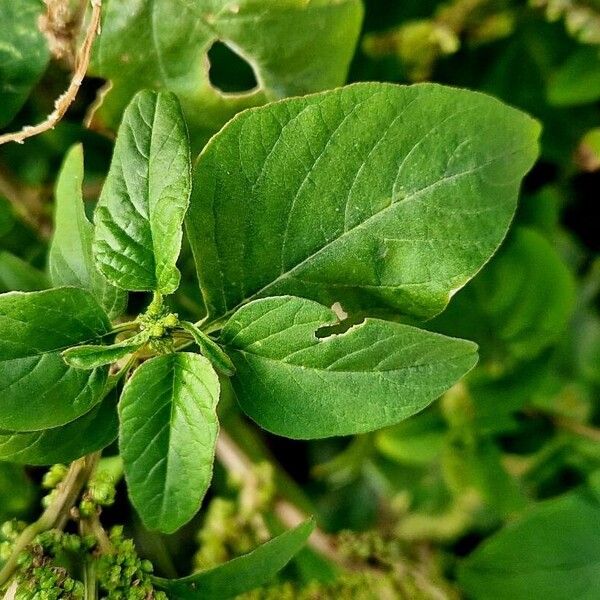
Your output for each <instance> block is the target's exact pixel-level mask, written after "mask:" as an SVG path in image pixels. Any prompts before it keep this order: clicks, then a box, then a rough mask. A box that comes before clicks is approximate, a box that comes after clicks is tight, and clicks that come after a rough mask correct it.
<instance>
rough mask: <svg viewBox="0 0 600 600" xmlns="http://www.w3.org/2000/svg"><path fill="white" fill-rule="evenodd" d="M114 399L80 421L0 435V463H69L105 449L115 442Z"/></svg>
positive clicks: (116, 429)
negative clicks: (4, 461)
mask: <svg viewBox="0 0 600 600" xmlns="http://www.w3.org/2000/svg"><path fill="white" fill-rule="evenodd" d="M118 426H119V424H118V418H117V407H116V395H115V394H110V395H109V396H108V397H107V398H106V399H105V400H103V401H102V402H101V403H100V404H98V405H97V406H95V407H94V408H92V410H90V411H89V412H87V413H86V414H85V415H83V416H82V417H79V418H78V419H75V420H74V421H71V422H70V423H67V424H66V425H63V426H61V427H54V428H52V429H45V430H43V431H34V432H24V433H16V432H10V431H6V432H0V460H9V461H10V462H13V463H21V464H26V465H52V464H56V463H69V462H71V461H73V460H75V459H77V458H79V457H81V456H85V455H86V454H90V453H91V452H96V451H98V450H102V449H103V448H106V446H108V445H110V444H111V443H112V442H114V441H115V439H116V438H117V433H118Z"/></svg>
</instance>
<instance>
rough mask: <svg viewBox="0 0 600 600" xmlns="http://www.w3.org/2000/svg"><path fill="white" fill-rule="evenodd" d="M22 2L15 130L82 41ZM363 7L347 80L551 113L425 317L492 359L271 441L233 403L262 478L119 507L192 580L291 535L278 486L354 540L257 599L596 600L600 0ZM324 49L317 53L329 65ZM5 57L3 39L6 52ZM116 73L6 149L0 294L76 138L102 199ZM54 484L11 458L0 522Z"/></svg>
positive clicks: (55, 85)
mask: <svg viewBox="0 0 600 600" xmlns="http://www.w3.org/2000/svg"><path fill="white" fill-rule="evenodd" d="M26 4H27V5H29V6H30V7H32V8H31V11H30V13H31V14H30V13H23V14H20V15H19V17H17V16H15V15H14V14H12V15H11V14H9V13H7V12H6V11H10V6H11V2H10V0H9V1H8V2H2V10H3V11H5V13H4V15H3V19H7V21H6V22H8V19H9V18H12V19H13V20H14V21H15V22H16V20H17V18H18V19H22V23H23V25H22V27H23V28H24V29H23V30H21V29H19V31H20V32H21V33H20V35H28V36H30V40H29V42H28V47H29V49H30V55H29V56H28V57H27V65H28V66H27V70H26V71H20V72H18V73H13V74H12V75H11V76H13V79H14V81H13V84H11V88H10V90H9V89H8V87H6V89H5V88H0V95H1V98H2V102H1V103H0V125H6V124H8V123H9V122H10V129H17V128H19V127H21V126H23V125H26V124H28V123H34V122H37V121H39V120H41V119H42V118H43V117H44V116H45V115H46V114H48V113H49V112H50V111H51V110H52V106H53V102H54V99H55V98H56V97H58V95H60V93H61V92H62V91H63V89H64V88H65V87H66V84H67V82H68V69H66V68H65V63H64V61H65V60H68V57H67V58H63V61H62V62H61V61H57V60H54V61H51V62H50V63H49V62H48V61H49V54H48V52H47V50H46V46H45V44H44V43H43V37H42V34H41V33H40V34H35V32H36V31H37V28H34V29H33V31H34V33H33V34H32V33H31V31H32V29H31V24H32V23H35V21H36V19H37V16H36V15H37V13H39V12H40V11H41V9H42V6H41V4H40V3H39V2H36V1H35V0H34V1H33V2H27V3H26ZM364 5H365V15H364V22H363V29H362V33H361V35H360V39H359V42H358V46H357V49H356V53H355V55H354V59H353V61H352V64H351V66H350V72H349V77H348V80H349V81H362V80H377V81H391V82H396V83H414V82H419V81H434V82H439V83H443V84H449V85H455V86H461V87H467V88H470V89H475V90H480V91H482V92H485V93H488V94H492V95H494V96H497V97H499V98H501V99H502V100H504V101H506V102H508V103H509V104H512V105H514V106H517V107H519V108H521V109H523V110H525V111H527V112H529V113H531V114H532V115H533V116H535V117H536V118H538V119H539V120H540V121H541V122H542V124H543V138H542V148H541V157H540V160H539V162H538V164H537V165H536V167H535V168H534V169H533V171H532V172H531V173H530V174H529V175H528V177H527V179H526V181H525V184H524V187H523V190H522V196H521V200H520V206H519V209H518V212H517V215H516V217H515V222H514V225H513V227H512V228H511V231H510V233H509V235H508V236H507V239H506V240H505V242H504V244H503V246H502V247H501V249H500V251H499V252H498V254H497V255H496V256H495V257H494V258H493V259H492V260H491V261H490V263H489V264H488V265H487V266H486V267H485V268H484V269H483V270H482V271H481V272H480V274H479V275H478V276H477V277H476V278H475V279H473V280H472V281H471V282H470V283H469V284H468V285H467V286H466V287H465V288H464V289H462V290H461V291H459V292H458V293H457V294H456V295H455V297H454V298H453V300H452V302H451V304H450V306H449V307H448V309H447V310H446V311H445V312H444V313H443V314H441V315H440V316H438V317H436V318H435V319H433V320H432V321H429V322H428V323H426V324H425V326H426V327H427V328H430V329H432V330H435V331H440V332H443V333H446V334H450V335H454V336H457V337H464V338H467V339H471V340H474V341H476V342H477V343H478V344H479V345H480V354H481V360H480V363H479V365H478V366H477V368H476V369H475V370H474V371H473V372H471V373H470V375H469V376H468V377H467V379H466V380H465V381H463V382H462V383H461V384H460V385H458V386H456V387H455V388H453V389H452V390H451V391H450V392H448V393H447V394H446V395H445V396H444V397H443V398H442V399H441V400H440V401H439V402H436V403H435V404H434V405H433V406H432V407H430V408H429V409H427V410H425V411H424V412H422V413H421V414H419V415H417V416H415V417H413V418H411V419H409V420H408V421H406V422H403V423H401V424H400V425H398V426H396V427H392V428H389V429H385V430H382V431H378V432H375V433H372V434H367V435H362V436H358V437H355V438H353V439H345V438H335V439H329V440H323V441H316V442H296V441H291V440H285V439H282V438H276V437H275V436H270V435H268V434H266V433H264V432H262V431H259V430H257V429H256V428H255V427H254V426H252V425H250V424H249V423H248V421H247V420H246V419H245V418H244V417H242V416H241V414H240V413H239V411H238V409H237V408H236V406H235V403H234V402H233V401H232V400H231V399H227V398H224V400H223V401H222V403H221V408H220V410H221V419H222V423H223V427H224V428H225V429H226V430H227V432H228V433H229V435H231V436H232V437H233V438H234V439H235V440H236V441H237V442H238V444H239V445H240V446H241V447H242V448H243V449H244V451H245V452H246V453H247V454H248V456H249V457H250V458H251V459H252V460H253V461H255V462H256V463H257V465H258V466H257V467H256V478H255V479H253V481H254V489H251V490H248V483H247V482H246V483H244V482H240V481H237V480H232V477H231V476H228V474H227V473H226V472H225V470H224V469H223V468H222V467H218V468H217V471H216V474H215V481H214V484H213V486H212V489H211V493H210V497H209V501H208V502H207V504H206V506H205V509H204V510H203V511H202V513H201V514H200V516H199V517H198V518H197V519H196V521H195V522H193V523H192V524H191V525H190V526H189V527H186V528H185V529H184V530H183V531H181V532H179V533H178V534H176V535H174V536H167V537H165V536H160V537H159V536H156V535H154V534H150V533H148V532H145V531H144V530H143V529H142V527H141V525H140V524H139V523H138V521H137V520H136V518H135V516H134V515H133V514H132V513H131V509H130V508H128V505H127V503H126V499H125V498H124V497H123V496H124V494H123V490H120V491H121V496H122V497H121V501H120V502H118V503H117V504H116V505H115V506H114V507H113V508H112V509H111V512H110V514H109V515H108V518H109V520H112V521H114V522H125V523H126V524H127V527H128V528H129V529H130V530H131V532H132V533H133V535H135V536H136V539H137V542H138V544H139V547H140V549H141V552H142V554H143V555H145V556H148V557H150V558H151V559H152V560H153V561H154V562H155V564H156V565H157V568H158V570H159V572H162V573H164V574H166V575H172V574H173V573H174V572H178V573H181V574H182V573H185V572H186V571H188V570H189V568H191V567H192V566H195V567H196V568H205V567H207V566H212V565H214V564H218V563H219V562H222V561H224V560H226V559H228V558H231V557H232V556H235V555H237V554H240V553H243V552H246V551H248V550H250V549H252V548H253V547H254V546H255V545H256V544H258V543H260V542H261V541H263V540H264V539H265V538H266V537H268V533H267V532H268V531H273V530H274V528H275V530H276V529H277V523H276V520H275V519H274V516H273V515H274V497H275V491H274V490H276V489H277V490H278V491H279V493H280V494H283V495H284V496H285V497H286V498H287V499H288V500H290V501H292V502H294V503H295V504H296V505H298V506H299V507H301V508H302V509H303V510H305V511H307V512H311V513H314V514H316V515H317V521H318V523H319V524H320V526H321V528H322V529H324V530H325V531H326V532H329V533H332V534H336V535H337V534H339V538H338V543H339V549H340V552H342V553H345V556H346V557H349V560H351V561H353V562H354V563H355V564H356V565H359V566H360V568H357V569H356V570H355V571H353V572H352V574H349V573H345V574H343V575H340V574H339V572H338V570H337V569H335V568H334V567H332V566H331V564H330V563H329V562H328V561H326V560H324V559H323V558H321V557H319V556H318V555H317V554H315V553H314V552H312V551H310V550H305V551H303V552H302V553H301V554H300V555H299V557H298V558H297V559H295V560H294V562H293V563H292V564H291V565H290V566H288V567H287V568H286V570H285V571H284V572H283V573H282V575H281V577H280V579H281V581H280V582H278V583H275V584H274V585H273V586H272V587H270V588H268V589H263V590H258V591H256V592H253V593H251V594H249V595H248V597H251V598H336V599H338V598H380V597H381V598H395V597H398V598H411V599H412V598H459V597H463V596H466V597H471V598H475V599H479V598H481V599H487V598H490V599H494V600H502V599H504V598H506V599H510V600H518V599H521V598H523V599H534V598H546V599H564V598H574V599H575V598H577V599H580V598H589V599H590V600H592V599H593V598H598V597H599V596H600V587H599V586H600V579H599V575H598V572H599V570H600V403H599V402H598V397H599V393H600V256H599V251H600V220H599V219H598V216H597V215H598V212H597V211H598V202H600V195H599V191H600V1H598V0H530V1H529V2H527V1H517V0H450V1H444V2H439V1H437V0H404V1H403V2H397V1H396V0H367V1H366V2H364ZM3 22H4V20H3ZM19 31H17V33H15V34H14V35H17V34H18V33H19ZM4 35H5V33H4V32H3V33H0V37H1V36H4ZM327 52H328V48H327V47H325V46H323V47H322V48H320V54H319V56H320V58H319V60H322V61H324V62H326V61H327V57H328V55H327ZM2 60H3V57H2V46H1V45H0V68H1V67H2V64H3V63H2ZM210 60H211V61H212V63H211V73H212V75H211V77H213V79H211V81H212V82H213V83H214V84H215V85H217V84H218V85H219V86H220V87H221V88H222V89H228V90H234V91H238V90H240V89H246V88H247V87H248V86H251V85H253V79H252V73H251V69H250V71H249V70H248V65H247V64H246V63H244V62H243V61H242V62H241V63H240V58H239V57H237V56H235V55H232V53H231V52H228V51H223V48H215V49H214V50H213V51H212V54H211V56H210ZM316 64H317V65H318V60H317V61H316ZM102 84H103V81H102V80H100V79H95V78H90V79H88V80H86V82H85V85H84V86H83V88H82V91H81V93H80V95H79V96H78V98H77V100H76V103H75V104H74V106H73V107H72V109H71V110H70V112H69V114H68V117H67V118H66V119H65V120H63V121H62V122H61V123H60V124H59V126H57V127H56V128H55V129H54V130H52V131H51V132H48V133H46V134H44V135H41V136H38V137H35V138H32V139H31V140H29V141H28V142H27V143H26V144H25V145H16V144H10V145H5V146H2V148H0V288H1V290H2V291H8V290H35V289H42V288H43V287H45V286H46V285H47V279H46V276H45V274H44V270H45V260H46V243H47V239H48V235H49V232H50V229H51V221H52V194H53V186H54V182H55V179H56V174H57V171H58V168H59V166H60V163H61V160H62V158H63V156H64V154H65V152H66V150H67V149H68V147H69V146H70V145H71V144H72V143H74V142H76V141H82V142H83V144H84V147H85V156H86V181H85V185H84V194H85V197H86V199H88V200H89V201H90V202H89V206H90V210H91V209H92V208H93V203H94V200H95V199H96V198H97V196H98V193H99V189H100V186H101V183H102V179H103V177H104V175H105V173H106V171H107V167H108V162H109V159H110V153H111V147H112V141H111V139H110V137H107V136H105V135H103V134H100V133H97V132H94V131H91V130H89V129H86V128H84V127H83V125H81V123H82V121H83V119H84V117H85V115H86V113H87V111H88V108H89V106H90V104H91V103H92V102H93V101H94V97H95V95H96V93H97V91H98V90H99V89H100V86H101V85H102ZM32 86H33V89H32V90H31V92H30V88H31V87H32ZM29 92H30V93H29ZM189 254H190V253H189V252H183V253H182V258H181V268H182V270H183V272H184V273H186V274H187V276H186V277H184V278H183V281H184V284H183V285H182V287H181V289H180V290H179V292H178V294H177V296H176V298H175V302H176V304H177V309H178V310H179V312H180V313H181V314H182V315H194V316H197V315H198V313H199V312H201V311H202V306H201V300H200V298H199V296H198V293H197V284H196V281H195V275H194V272H193V266H192V263H191V259H190V255H189ZM132 302H133V303H135V302H141V299H136V298H135V297H134V298H133V299H132ZM39 478H40V473H39V472H38V470H36V469H23V468H21V467H16V466H15V465H11V464H6V463H0V517H1V518H2V519H7V518H10V517H14V516H16V517H22V518H25V517H27V516H28V515H29V514H30V513H31V511H32V510H34V509H35V506H36V503H37V502H38V500H39V495H40V492H39V488H38V487H37V485H36V484H37V482H39ZM257 482H258V485H257ZM256 489H258V490H260V493H257V492H256ZM265 524H268V525H269V527H268V529H265V527H266V525H265ZM349 532H352V533H349ZM192 563H193V565H192ZM565 565H566V567H565Z"/></svg>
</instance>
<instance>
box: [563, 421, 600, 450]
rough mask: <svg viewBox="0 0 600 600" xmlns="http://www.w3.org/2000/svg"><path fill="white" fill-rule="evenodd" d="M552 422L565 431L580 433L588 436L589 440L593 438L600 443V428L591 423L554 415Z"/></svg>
mask: <svg viewBox="0 0 600 600" xmlns="http://www.w3.org/2000/svg"><path fill="white" fill-rule="evenodd" d="M552 422H553V423H554V424H555V425H556V427H558V428H559V429H562V430H563V431H568V432H570V433H574V434H575V435H580V436H581V437H584V438H587V439H588V440H592V442H599V443H600V429H596V428H595V427H592V426H591V425H586V424H585V423H580V422H579V421H576V420H575V419H570V418H569V417H564V416H560V415H557V416H554V417H552Z"/></svg>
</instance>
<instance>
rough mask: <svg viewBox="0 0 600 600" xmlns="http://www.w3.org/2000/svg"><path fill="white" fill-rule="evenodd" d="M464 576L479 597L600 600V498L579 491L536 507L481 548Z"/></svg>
mask: <svg viewBox="0 0 600 600" xmlns="http://www.w3.org/2000/svg"><path fill="white" fill-rule="evenodd" d="M459 579H460V583H461V586H462V587H463V588H464V589H465V591H466V592H467V593H468V594H469V596H470V597H472V598H477V599H478V600H530V599H532V598H544V599H545V600H564V599H565V598H573V599H575V598H577V600H596V598H598V590H600V504H599V502H598V498H597V497H595V496H593V495H592V493H591V492H590V491H588V490H580V491H577V492H572V493H569V494H566V495H564V496H562V497H559V498H556V499H552V500H548V501H546V502H543V503H541V504H539V505H538V506H535V507H533V508H531V510H529V511H528V512H527V513H526V514H525V515H524V516H523V518H522V519H521V520H519V521H517V522H516V523H512V524H511V525H509V526H508V527H506V528H504V529H502V530H500V531H499V532H498V533H496V534H495V535H494V536H492V537H491V538H489V539H488V540H487V541H486V542H485V543H484V544H483V545H482V546H480V547H479V548H477V550H475V552H474V553H473V554H472V555H471V556H470V557H469V558H468V559H467V561H466V562H465V563H464V565H463V568H462V569H461V570H460V578H459Z"/></svg>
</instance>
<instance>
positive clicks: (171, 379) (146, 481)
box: [119, 352, 219, 533]
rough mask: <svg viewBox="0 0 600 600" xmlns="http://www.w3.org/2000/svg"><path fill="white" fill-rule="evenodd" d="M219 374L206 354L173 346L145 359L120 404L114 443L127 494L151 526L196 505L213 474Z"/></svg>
mask: <svg viewBox="0 0 600 600" xmlns="http://www.w3.org/2000/svg"><path fill="white" fill-rule="evenodd" d="M218 398H219V380H218V377H217V375H216V373H215V372H214V371H213V369H212V367H211V366H210V363H209V362H208V360H206V359H205V358H204V357H202V356H199V355H197V354H190V353H186V352H179V353H176V354H168V355H164V356H159V357H156V358H153V359H151V360H149V361H147V362H145V363H144V364H143V365H142V366H141V367H139V368H138V369H137V371H135V373H134V374H133V376H132V377H131V379H130V380H129V381H128V382H127V385H126V386H125V389H124V390H123V394H122V396H121V402H120V404H119V414H120V423H121V425H120V433H119V445H120V449H121V456H122V457H123V461H124V465H125V477H126V479H127V485H128V488H129V495H130V498H131V501H132V503H133V505H134V507H135V508H136V510H137V511H138V513H139V515H140V517H141V518H142V521H143V522H144V524H145V525H146V527H148V528H149V529H158V530H160V531H163V532H166V533H170V532H173V531H175V530H176V529H178V528H179V527H181V526H182V525H184V524H185V523H187V522H188V521H189V520H190V519H191V518H192V517H193V516H194V514H195V513H196V511H197V510H198V508H199V507H200V503H201V501H202V498H203V497H204V494H205V492H206V489H207V488H208V485H209V483H210V479H211V476H212V465H213V459H214V452H215V444H216V439H217V432H218V427H219V426H218V421H217V415H216V405H217V401H218Z"/></svg>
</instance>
